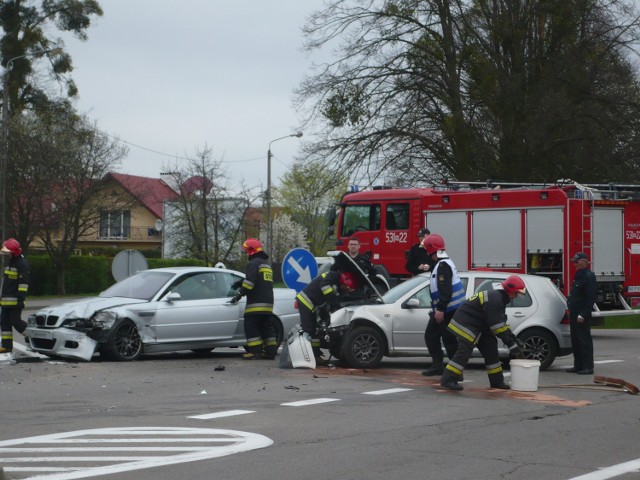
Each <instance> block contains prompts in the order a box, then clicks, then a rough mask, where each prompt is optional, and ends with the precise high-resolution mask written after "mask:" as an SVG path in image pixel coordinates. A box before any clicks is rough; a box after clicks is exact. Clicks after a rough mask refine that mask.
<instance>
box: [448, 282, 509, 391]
mask: <svg viewBox="0 0 640 480" xmlns="http://www.w3.org/2000/svg"><path fill="white" fill-rule="evenodd" d="M508 303H509V295H507V293H506V292H505V291H504V290H488V291H485V292H480V293H476V294H475V295H473V296H472V297H471V298H469V300H467V301H466V302H464V303H463V304H462V305H461V306H460V308H458V310H457V311H456V313H455V315H454V316H453V319H452V320H451V322H449V327H448V329H449V331H450V332H452V333H453V334H454V335H456V336H457V337H458V349H457V351H456V353H455V355H454V356H453V358H452V359H450V360H449V363H448V364H447V366H446V368H445V369H444V373H443V375H442V379H441V384H442V386H446V385H447V384H449V385H450V384H451V383H453V384H454V385H455V387H457V388H455V389H458V390H460V389H462V386H461V385H457V383H456V382H457V380H458V378H459V377H460V376H461V375H462V372H463V370H464V367H465V366H466V365H467V362H468V361H469V358H470V357H471V354H472V352H473V348H474V347H478V350H480V353H481V354H482V356H483V357H484V363H485V369H486V371H487V375H488V376H489V383H490V384H491V387H492V388H509V387H508V386H507V385H506V384H505V383H504V375H503V374H502V365H501V363H500V360H499V358H498V341H497V339H496V337H498V338H500V339H501V340H502V341H503V342H504V343H505V345H507V347H509V351H510V352H518V351H519V346H518V344H517V343H516V340H515V336H514V335H513V333H512V332H511V329H510V328H509V325H507V315H506V313H505V309H506V306H507V304H508Z"/></svg>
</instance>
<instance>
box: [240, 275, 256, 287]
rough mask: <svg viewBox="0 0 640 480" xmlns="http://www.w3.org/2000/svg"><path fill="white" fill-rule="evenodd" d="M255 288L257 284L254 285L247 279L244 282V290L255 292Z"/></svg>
mask: <svg viewBox="0 0 640 480" xmlns="http://www.w3.org/2000/svg"><path fill="white" fill-rule="evenodd" d="M253 287H255V283H253V282H252V281H251V280H247V279H246V278H245V279H244V280H243V281H242V288H244V289H246V290H253Z"/></svg>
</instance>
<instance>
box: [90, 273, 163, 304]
mask: <svg viewBox="0 0 640 480" xmlns="http://www.w3.org/2000/svg"><path fill="white" fill-rule="evenodd" d="M173 276H174V274H173V273H169V272H154V271H151V270H146V271H144V272H138V273H136V274H135V275H132V276H130V277H127V278H125V279H124V280H121V281H119V282H118V283H116V284H114V285H112V286H110V287H109V288H107V289H106V290H105V291H104V292H102V293H101V294H100V296H101V297H125V298H138V299H140V300H151V299H152V298H153V297H154V295H155V294H156V293H158V290H160V289H161V288H162V287H164V286H165V285H166V284H167V282H168V281H169V279H171V278H172V277H173Z"/></svg>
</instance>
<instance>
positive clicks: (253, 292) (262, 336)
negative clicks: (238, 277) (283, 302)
mask: <svg viewBox="0 0 640 480" xmlns="http://www.w3.org/2000/svg"><path fill="white" fill-rule="evenodd" d="M242 249H243V250H244V251H245V252H247V254H248V255H249V263H248V264H247V269H246V272H245V278H244V280H243V281H242V284H241V285H240V289H239V290H238V293H236V295H235V296H234V297H233V298H232V299H231V300H230V301H229V303H238V301H239V300H240V299H241V298H242V297H243V296H244V295H246V296H247V305H246V306H245V309H244V334H245V336H246V337H247V347H246V349H247V352H246V353H245V354H244V356H243V358H244V359H245V360H255V359H260V358H262V359H265V360H273V359H274V358H276V353H277V352H278V344H277V342H276V334H275V331H274V329H273V323H272V321H273V320H272V318H271V316H272V312H273V272H272V270H271V265H269V263H268V262H267V259H268V258H269V256H268V255H267V254H266V252H265V251H264V250H263V248H262V243H260V241H259V240H257V239H255V238H248V239H247V240H245V241H244V243H243V244H242Z"/></svg>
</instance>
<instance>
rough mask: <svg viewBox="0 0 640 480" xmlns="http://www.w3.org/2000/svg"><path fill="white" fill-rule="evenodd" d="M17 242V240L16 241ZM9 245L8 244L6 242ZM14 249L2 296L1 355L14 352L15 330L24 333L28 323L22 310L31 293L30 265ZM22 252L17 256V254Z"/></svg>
mask: <svg viewBox="0 0 640 480" xmlns="http://www.w3.org/2000/svg"><path fill="white" fill-rule="evenodd" d="M14 241H15V240H14ZM5 243H7V242H5ZM16 244H17V245H18V247H17V249H12V254H11V257H10V260H9V261H8V264H7V265H6V266H5V267H4V280H3V283H2V294H1V296H0V307H2V311H1V313H0V330H1V331H2V333H1V335H2V347H1V348H0V353H6V352H11V351H12V350H13V328H15V329H16V330H17V331H18V332H20V333H23V332H24V331H25V329H26V328H27V323H26V322H25V321H24V320H22V318H21V315H22V309H23V308H24V301H25V299H26V297H27V292H28V291H29V264H28V263H27V260H26V259H25V258H24V256H23V255H22V253H21V252H22V250H21V249H20V247H19V244H18V243H17V242H16ZM18 251H19V252H20V253H18V254H17V255H15V253H16V252H18Z"/></svg>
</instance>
